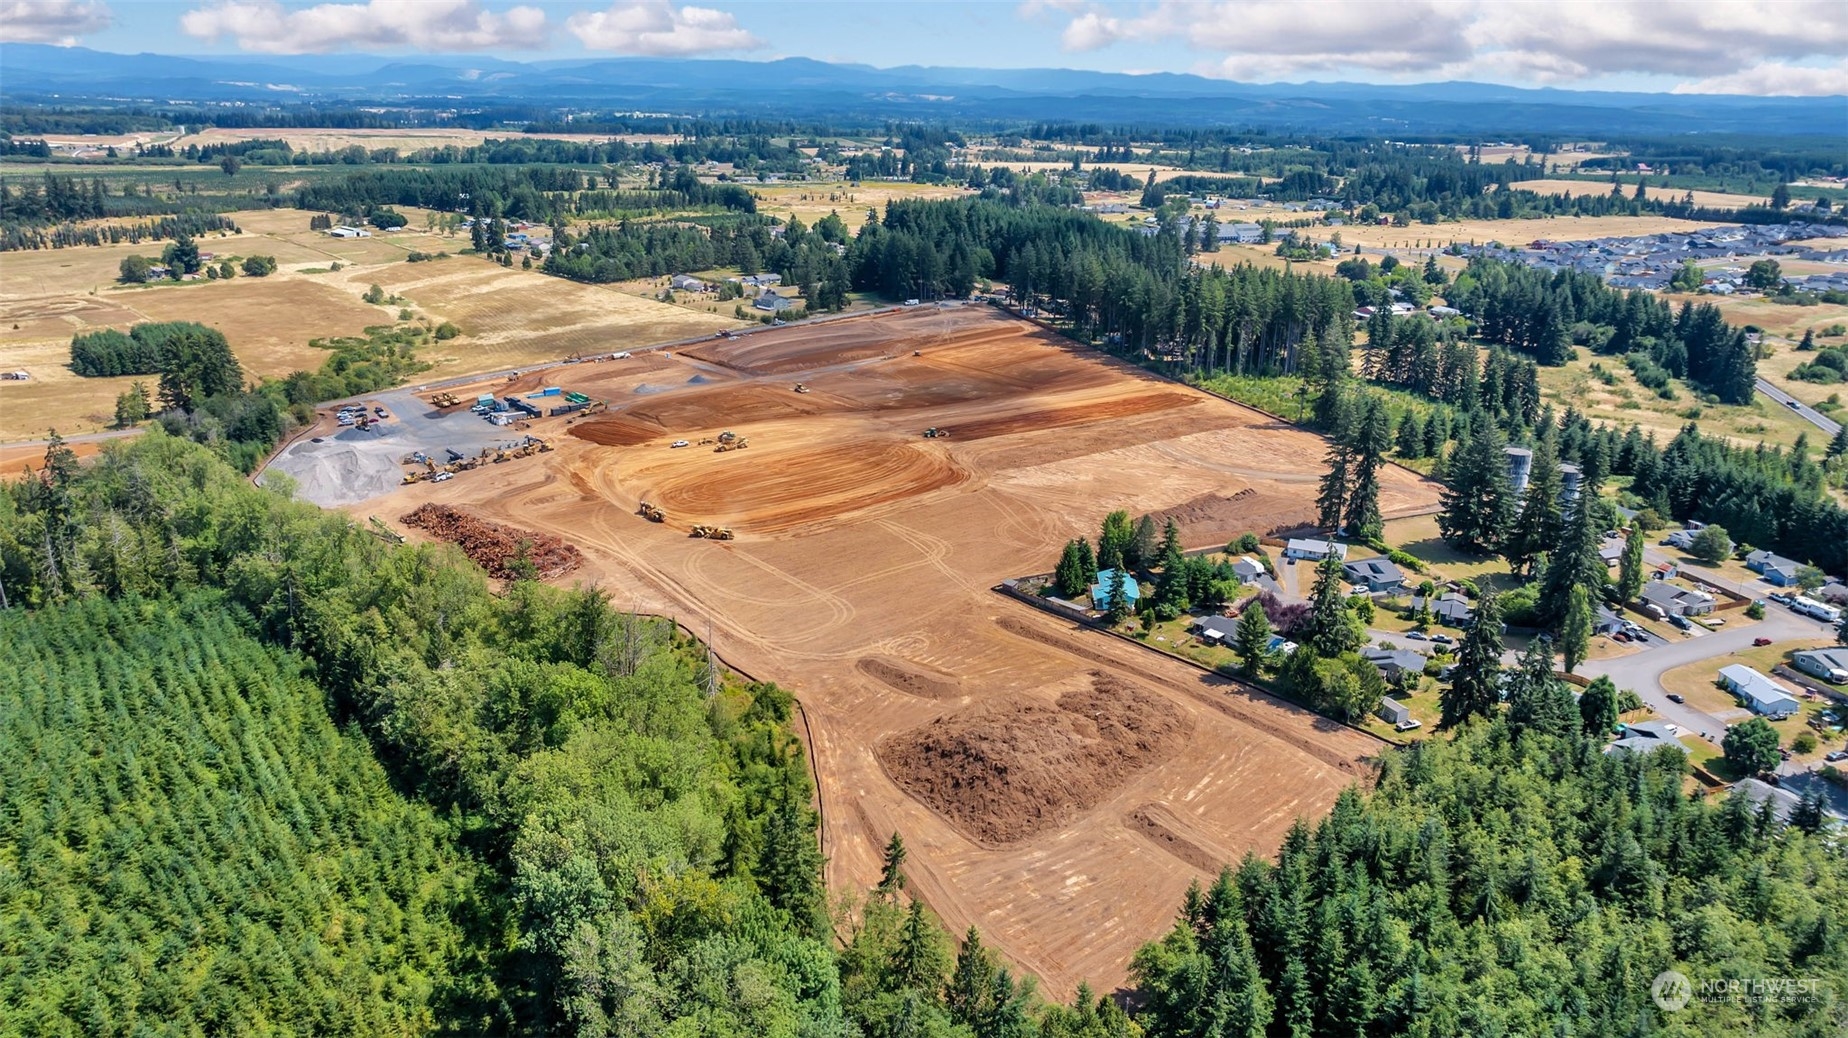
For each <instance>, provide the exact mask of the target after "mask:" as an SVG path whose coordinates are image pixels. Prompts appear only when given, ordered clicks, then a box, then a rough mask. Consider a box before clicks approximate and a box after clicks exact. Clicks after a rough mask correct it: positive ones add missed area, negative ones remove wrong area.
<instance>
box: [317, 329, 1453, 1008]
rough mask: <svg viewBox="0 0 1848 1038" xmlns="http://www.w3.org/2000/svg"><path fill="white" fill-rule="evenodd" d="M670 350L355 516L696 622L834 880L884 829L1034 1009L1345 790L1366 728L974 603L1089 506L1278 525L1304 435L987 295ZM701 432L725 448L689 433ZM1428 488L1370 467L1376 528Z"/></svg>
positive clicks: (1119, 966)
mask: <svg viewBox="0 0 1848 1038" xmlns="http://www.w3.org/2000/svg"><path fill="white" fill-rule="evenodd" d="M914 351H916V352H917V353H918V354H921V355H915V356H914ZM693 353H694V354H696V355H694V356H687V355H685V354H684V353H683V354H682V355H680V356H675V357H671V358H667V357H660V356H653V357H649V358H646V361H644V358H642V357H637V358H634V362H633V363H631V362H627V361H619V362H611V363H606V364H598V365H590V366H583V367H574V368H572V369H569V370H568V371H567V370H562V369H561V370H559V371H555V372H548V373H547V374H548V375H550V376H552V377H553V380H554V382H555V383H562V384H565V385H567V386H569V387H571V388H576V389H579V390H581V391H583V392H586V393H588V394H590V395H592V396H594V397H598V398H602V399H608V400H610V401H611V411H610V413H609V414H607V415H597V416H592V417H588V418H580V419H578V420H577V421H576V422H575V423H574V424H572V426H571V430H572V431H573V433H574V435H570V436H556V435H554V434H553V433H551V432H548V431H547V429H548V428H549V426H548V423H552V422H559V423H562V422H563V420H562V419H548V420H546V422H542V423H535V426H536V428H535V430H534V431H535V432H537V433H538V434H540V435H546V436H549V437H551V438H552V441H553V442H554V443H556V444H557V445H558V448H559V449H558V450H557V451H555V452H553V453H551V454H547V455H543V456H541V457H539V458H536V459H532V460H530V461H528V462H523V463H521V464H519V465H518V466H515V465H507V466H495V467H491V468H488V469H483V470H478V471H476V472H472V473H466V474H464V475H463V476H461V477H458V478H457V479H455V480H454V481H451V482H449V483H445V484H441V485H431V484H420V485H417V486H414V487H409V488H406V489H405V490H404V491H401V492H399V493H396V494H393V495H391V497H390V498H388V499H381V500H375V501H371V502H366V503H363V504H359V505H355V506H353V510H354V511H355V512H356V513H359V514H362V515H364V514H381V515H398V514H401V513H402V512H404V511H406V510H407V509H408V508H409V507H411V506H413V505H414V504H416V503H421V502H422V501H426V500H428V501H437V502H441V503H449V504H458V505H465V506H467V507H468V508H470V509H471V510H472V511H474V512H477V513H479V514H481V515H483V516H485V517H488V518H491V519H494V520H497V521H502V522H507V523H510V524H513V525H518V526H522V527H525V528H528V529H536V530H540V531H543V532H550V533H556V534H558V535H560V536H562V537H564V538H566V539H568V540H570V541H572V542H573V543H575V544H577V545H578V546H579V547H580V548H582V549H583V550H584V552H585V564H584V568H583V570H581V571H580V573H579V574H577V576H579V577H582V578H583V579H586V580H593V581H595V582H597V583H598V584H599V585H600V586H602V587H603V588H605V589H606V590H607V591H609V592H610V594H611V596H612V597H613V599H614V600H615V601H616V603H618V605H620V606H624V607H631V606H632V607H634V608H639V609H643V610H652V611H658V612H662V613H666V614H670V615H673V616H676V617H677V618H679V619H680V620H681V621H683V622H685V623H688V624H689V625H691V626H693V627H694V628H695V629H701V628H702V627H703V626H704V624H706V623H710V624H711V630H712V638H713V641H714V643H715V646H716V648H717V650H718V651H719V653H720V654H721V655H723V656H724V657H725V658H726V660H728V661H729V662H731V663H732V664H734V665H735V666H738V667H739V668H741V669H743V670H745V671H746V672H748V673H751V674H753V675H755V676H757V677H760V678H766V679H774V680H776V681H778V682H781V683H783V684H785V685H786V686H788V687H791V688H792V689H794V690H795V691H796V692H797V694H798V695H799V696H800V698H801V700H802V702H803V704H804V708H805V717H806V719H807V729H808V730H807V735H808V742H809V743H810V745H811V746H812V748H813V751H814V754H815V757H816V760H817V765H818V772H819V776H820V785H821V790H822V797H823V807H824V811H825V820H824V839H825V843H826V852H827V855H828V859H829V866H828V868H829V879H830V881H831V883H832V884H833V885H834V886H835V887H836V889H864V888H865V887H867V886H869V885H871V884H872V883H873V882H875V881H876V880H877V877H878V872H879V850H880V848H881V847H882V846H883V845H884V843H885V841H886V839H887V838H888V837H889V836H890V834H891V833H892V831H894V830H899V831H902V832H903V833H904V836H905V842H906V844H907V846H908V847H910V848H911V866H910V868H909V870H908V872H909V875H910V878H911V881H912V886H913V889H915V890H917V891H918V892H919V893H920V894H921V896H923V897H924V898H925V899H926V900H927V901H928V902H929V904H930V905H931V907H932V908H933V909H935V910H936V911H938V912H939V913H941V914H942V915H943V916H944V918H945V921H946V922H947V924H948V925H949V926H950V927H951V929H953V930H960V929H961V928H963V927H966V926H968V925H970V924H972V923H973V924H976V925H978V926H980V927H981V928H982V930H983V932H984V934H986V935H988V936H990V937H991V938H992V940H993V942H994V943H995V944H997V945H998V946H999V947H1000V948H1001V949H1002V950H1003V951H1004V952H1005V953H1006V954H1007V955H1008V956H1010V957H1011V958H1012V959H1014V960H1015V961H1017V962H1018V963H1019V964H1020V965H1021V966H1022V967H1023V968H1025V969H1027V970H1030V971H1031V972H1032V973H1034V974H1035V975H1037V976H1038V977H1040V978H1041V979H1042V981H1043V983H1044V985H1045V987H1046V989H1047V990H1048V992H1049V993H1051V994H1053V995H1054V996H1056V997H1065V996H1068V995H1069V994H1070V993H1071V991H1072V990H1073V989H1074V988H1075V987H1076V985H1077V983H1078V982H1079V981H1080V980H1084V979H1088V980H1090V981H1091V982H1092V983H1093V984H1094V985H1101V986H1102V989H1104V990H1108V989H1110V988H1111V987H1114V986H1115V985H1117V984H1119V983H1121V982H1122V981H1123V980H1124V979H1125V976H1126V967H1127V965H1128V961H1129V957H1130V955H1131V954H1132V953H1133V951H1134V949H1135V948H1136V947H1137V946H1138V945H1139V944H1140V943H1141V942H1143V941H1146V940H1148V939H1150V938H1152V937H1155V936H1157V935H1159V933H1160V932H1161V931H1162V929H1164V928H1165V927H1166V926H1167V925H1168V923H1169V922H1170V921H1171V920H1172V918H1173V913H1174V910H1175V906H1176V905H1177V904H1178V903H1179V899H1180V897H1181V895H1182V893H1183V892H1184V891H1185V889H1186V887H1187V885H1188V884H1189V883H1190V882H1192V881H1193V880H1195V879H1201V878H1203V877H1204V876H1205V874H1206V873H1207V872H1208V871H1209V870H1211V869H1212V868H1214V867H1216V863H1218V862H1222V861H1236V860H1237V859H1238V858H1239V857H1240V856H1241V855H1242V854H1244V853H1245V852H1246V851H1248V850H1252V851H1257V852H1259V853H1268V852H1271V851H1273V850H1274V849H1275V848H1276V846H1277V844H1278V842H1279V841H1280V840H1281V838H1282V836H1283V834H1284V833H1285V831H1286V830H1287V829H1288V827H1289V825H1290V823H1291V822H1292V820H1294V819H1295V818H1297V817H1298V816H1301V815H1310V816H1313V815H1316V814H1318V813H1320V812H1322V811H1324V810H1326V809H1327V807H1328V806H1329V805H1330V804H1331V803H1332V802H1333V799H1334V796H1335V795H1336V793H1337V792H1338V791H1339V790H1340V789H1341V788H1342V787H1344V786H1345V785H1347V784H1349V783H1352V782H1357V781H1364V780H1365V779H1366V778H1367V776H1368V775H1369V774H1370V765H1369V764H1368V763H1367V760H1368V758H1370V757H1373V756H1375V755H1377V754H1378V753H1379V752H1381V750H1382V749H1383V745H1382V744H1381V743H1379V742H1378V741H1376V740H1374V739H1373V738H1371V737H1369V736H1367V735H1364V734H1362V733H1358V732H1354V731H1351V730H1348V729H1346V728H1343V727H1340V726H1338V725H1334V724H1332V723H1330V722H1328V721H1326V720H1323V719H1320V718H1317V717H1315V716H1314V715H1311V714H1308V713H1306V712H1304V711H1300V710H1297V709H1295V708H1293V707H1290V706H1288V705H1286V704H1283V703H1280V702H1277V701H1275V700H1272V699H1269V698H1268V697H1264V696H1260V695H1256V694H1253V693H1250V692H1247V691H1245V690H1243V689H1241V688H1239V687H1237V686H1234V685H1231V684H1230V683H1228V682H1225V681H1223V680H1221V679H1217V678H1214V677H1211V676H1209V675H1207V674H1204V673H1202V672H1200V671H1198V670H1195V669H1194V668H1192V667H1189V666H1187V665H1185V664H1183V663H1181V662H1180V661H1178V660H1173V659H1170V658H1166V657H1162V656H1157V655H1155V654H1153V653H1150V652H1148V651H1146V650H1144V649H1142V648H1140V647H1138V646H1134V645H1129V644H1125V643H1121V642H1117V641H1115V640H1114V639H1110V638H1108V637H1106V636H1103V635H1100V634H1097V633H1095V632H1092V631H1086V630H1078V629H1074V628H1073V626H1072V625H1071V624H1069V623H1067V622H1064V621H1060V620H1057V619H1054V618H1052V617H1050V616H1047V615H1045V614H1042V613H1040V612H1038V611H1036V610H1033V609H1031V608H1029V607H1027V606H1025V605H1022V604H1020V603H1016V602H1013V601H1011V600H1008V599H1005V598H1003V597H1001V596H999V595H997V594H995V593H994V592H993V591H992V590H991V588H992V587H993V586H994V585H996V584H997V583H999V582H1000V581H1001V580H1003V579H1005V578H1007V577H1009V576H1014V575H1018V574H1021V573H1024V572H1031V571H1034V570H1044V569H1046V568H1048V567H1050V565H1051V564H1052V562H1053V561H1054V560H1055V559H1056V557H1057V553H1058V549H1059V547H1060V545H1061V544H1062V543H1063V542H1064V541H1065V540H1067V539H1069V538H1071V537H1073V536H1075V535H1078V534H1081V533H1082V534H1092V533H1094V532H1095V527H1096V526H1097V524H1098V522H1099V521H1100V520H1101V518H1102V515H1103V514H1104V513H1105V512H1107V511H1109V510H1110V509H1112V508H1119V507H1120V508H1126V509H1129V510H1130V511H1131V513H1132V514H1140V513H1142V512H1158V511H1161V510H1163V509H1184V510H1185V512H1186V514H1187V515H1189V516H1193V517H1197V519H1196V521H1195V522H1194V523H1193V524H1192V525H1190V526H1188V527H1187V529H1186V534H1185V535H1186V539H1187V540H1188V541H1189V542H1190V543H1211V542H1213V541H1223V540H1224V539H1225V538H1227V537H1228V536H1230V535H1231V534H1233V533H1237V532H1241V531H1243V530H1246V529H1258V530H1269V529H1273V528H1276V527H1281V526H1287V525H1294V524H1296V523H1300V522H1302V521H1303V520H1305V519H1307V518H1309V517H1310V515H1311V513H1312V512H1313V509H1314V504H1313V499H1314V496H1315V488H1314V483H1315V480H1316V478H1317V475H1318V473H1319V472H1320V459H1321V456H1322V453H1323V449H1324V448H1323V444H1322V441H1321V440H1319V439H1318V438H1316V437H1314V436H1311V435H1308V434H1306V433H1303V432H1300V431H1298V430H1295V429H1292V428H1289V427H1287V426H1284V425H1281V424H1280V423H1277V422H1274V421H1273V420H1271V419H1269V418H1266V417H1264V416H1263V415H1259V414H1257V413H1255V412H1252V411H1249V410H1246V409H1243V408H1240V407H1238V406H1236V405H1233V404H1229V403H1226V402H1224V401H1220V400H1217V399H1214V398H1211V397H1207V396H1205V395H1202V394H1198V393H1194V392H1192V391H1190V390H1186V389H1184V388H1181V387H1178V386H1175V385H1174V384H1172V383H1169V382H1166V381H1163V380H1160V379H1156V378H1152V377H1149V376H1147V375H1145V374H1143V373H1141V372H1138V371H1136V370H1134V369H1132V368H1129V367H1126V366H1123V365H1118V364H1115V363H1113V362H1110V361H1108V360H1106V359H1104V358H1101V357H1100V356H1099V355H1098V354H1096V353H1095V352H1094V351H1090V350H1086V349H1083V348H1080V347H1076V346H1073V345H1071V344H1069V343H1066V342H1064V341H1062V340H1060V339H1058V338H1056V337H1055V336H1052V335H1051V334H1049V333H1046V332H1043V331H1041V330H1040V329H1037V328H1035V327H1033V326H1031V325H1028V324H1025V323H1023V322H1019V321H1015V320H1011V319H1009V318H1007V317H1005V316H1003V315H1001V314H999V313H998V312H996V311H993V310H990V309H987V308H977V307H969V308H961V309H947V310H938V309H936V308H919V309H917V310H907V311H903V312H900V313H896V314H888V315H884V316H878V317H868V318H856V319H853V320H848V321H840V322H832V323H829V324H823V325H810V326H792V327H789V328H785V329H777V330H774V331H767V332H763V333H757V334H753V335H748V336H745V337H743V338H742V339H739V340H736V341H729V340H727V341H718V340H715V341H714V342H713V343H711V344H709V345H706V346H702V347H699V348H697V349H695V350H694V351H693ZM754 372H770V373H768V374H756V373H754ZM798 381H800V382H802V383H803V384H804V385H806V386H807V387H808V388H809V390H810V391H809V392H807V393H801V394H798V393H796V392H795V391H794V386H795V384H796V383H797V382H798ZM1023 415H1030V416H1041V417H1035V418H1033V419H1031V420H1029V421H1026V422H1018V421H1012V419H1014V418H1017V417H1018V416H1023ZM982 423H990V424H988V425H987V426H984V425H983V424H982ZM929 426H938V427H946V426H947V427H949V428H950V430H951V438H949V439H947V440H942V439H928V440H927V439H925V438H923V437H922V436H921V435H920V433H921V431H922V430H923V429H925V428H926V427H929ZM723 430H732V431H734V432H737V433H739V434H741V435H744V436H746V437H748V438H749V440H750V444H751V445H750V447H749V448H748V449H746V450H743V451H735V452H728V453H723V454H721V453H714V452H713V450H712V447H711V446H707V445H702V444H700V442H699V441H700V440H702V439H706V438H708V437H716V436H717V435H718V433H719V432H720V431H723ZM970 430H974V431H977V432H984V431H985V432H986V433H987V435H984V436H982V437H981V438H972V437H970V436H968V435H966V432H967V431H970ZM678 439H686V440H689V441H691V443H692V445H691V446H689V447H686V448H680V449H675V448H673V447H671V446H669V444H671V443H672V442H673V441H675V440H678ZM640 500H648V501H650V502H653V503H656V504H659V505H660V506H661V507H663V508H664V509H665V510H666V511H667V522H665V523H663V524H652V523H648V522H644V521H643V520H642V519H640V518H638V517H637V516H635V515H634V514H633V513H634V511H635V507H636V504H637V502H638V501H640ZM1434 500H1435V489H1434V487H1433V486H1431V485H1430V484H1428V483H1425V482H1422V481H1420V480H1417V479H1416V478H1415V477H1413V476H1411V475H1410V474H1408V473H1405V472H1403V471H1401V470H1397V469H1394V470H1392V471H1390V472H1389V473H1387V475H1386V488H1385V495H1384V500H1383V502H1382V503H1383V506H1384V507H1385V509H1386V510H1387V511H1388V512H1403V511H1407V510H1412V509H1416V508H1419V507H1423V506H1427V505H1429V504H1430V503H1432V502H1433V501H1434ZM690 523H722V524H725V525H729V526H731V527H733V528H734V529H735V530H736V531H737V534H738V540H736V541H732V542H729V543H715V542H711V541H705V540H696V539H691V538H689V537H687V535H686V529H687V525H688V524H690ZM1125 706H1130V707H1133V709H1130V710H1128V711H1125V710H1124V707H1125Z"/></svg>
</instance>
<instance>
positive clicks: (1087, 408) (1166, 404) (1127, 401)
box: [951, 393, 1200, 440]
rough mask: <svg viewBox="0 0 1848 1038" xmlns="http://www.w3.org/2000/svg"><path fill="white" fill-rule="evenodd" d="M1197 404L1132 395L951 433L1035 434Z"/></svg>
mask: <svg viewBox="0 0 1848 1038" xmlns="http://www.w3.org/2000/svg"><path fill="white" fill-rule="evenodd" d="M1199 403H1200V398H1199V397H1197V396H1191V395H1187V394H1182V393H1143V394H1138V395H1136V396H1126V397H1118V398H1116V399H1114V400H1099V401H1095V402H1091V403H1084V404H1074V405H1072V406H1069V407H1050V408H1044V409H1040V410H1033V411H1019V412H1016V413H1014V414H1007V415H1001V416H998V417H994V418H978V419H976V420H974V421H968V422H958V423H957V424H956V426H955V427H954V429H952V431H951V432H952V435H953V436H955V438H957V439H959V440H983V439H987V438H988V437H990V436H1007V435H1010V434H1013V433H1024V432H1037V431H1040V430H1043V429H1057V428H1061V427H1063V426H1071V425H1088V424H1090V423H1093V422H1103V421H1109V420H1111V419H1114V418H1128V417H1131V416H1133V415H1144V414H1150V413H1153V412H1156V411H1171V410H1173V409H1175V408H1177V407H1193V406H1195V405H1197V404H1199Z"/></svg>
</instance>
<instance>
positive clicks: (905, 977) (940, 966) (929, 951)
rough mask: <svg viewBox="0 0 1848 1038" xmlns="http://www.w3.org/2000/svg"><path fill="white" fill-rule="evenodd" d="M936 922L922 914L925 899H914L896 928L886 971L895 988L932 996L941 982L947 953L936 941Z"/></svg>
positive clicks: (934, 995)
mask: <svg viewBox="0 0 1848 1038" xmlns="http://www.w3.org/2000/svg"><path fill="white" fill-rule="evenodd" d="M941 939H942V938H941V937H940V936H939V935H938V931H937V926H936V924H935V923H934V922H933V921H932V920H931V919H930V917H929V916H927V915H925V914H924V902H922V901H917V900H913V901H912V902H911V905H910V907H909V908H907V909H906V910H905V921H904V923H903V924H901V925H900V927H899V930H898V941H897V944H896V946H895V947H894V948H893V949H892V957H891V962H890V965H889V966H888V972H889V973H890V975H891V978H892V982H893V984H894V985H896V986H897V987H901V988H911V989H913V990H915V991H918V992H923V993H928V994H929V995H930V996H931V997H932V998H933V999H934V998H935V997H936V994H937V991H938V988H939V987H941V986H942V984H943V974H944V971H945V970H946V969H947V967H948V963H947V962H946V961H945V960H946V958H947V956H946V955H945V953H944V950H943V948H942V946H941V944H940V943H939V942H940V941H941Z"/></svg>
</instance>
